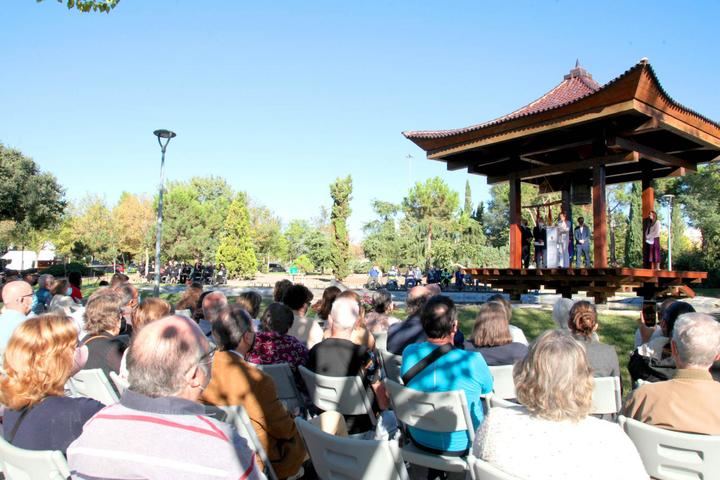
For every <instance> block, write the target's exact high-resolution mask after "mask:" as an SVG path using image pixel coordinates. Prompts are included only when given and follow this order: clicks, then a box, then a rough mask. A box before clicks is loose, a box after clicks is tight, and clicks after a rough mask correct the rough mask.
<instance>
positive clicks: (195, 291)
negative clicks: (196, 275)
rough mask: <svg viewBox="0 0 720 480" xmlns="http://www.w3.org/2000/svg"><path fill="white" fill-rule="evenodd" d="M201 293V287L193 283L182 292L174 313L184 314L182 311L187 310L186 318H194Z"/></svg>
mask: <svg viewBox="0 0 720 480" xmlns="http://www.w3.org/2000/svg"><path fill="white" fill-rule="evenodd" d="M202 293H203V286H202V284H200V283H197V282H193V283H191V284H190V285H189V286H188V287H187V288H186V289H185V291H184V292H183V294H182V296H181V297H180V300H178V302H177V303H176V304H175V311H176V312H177V313H178V314H183V315H185V313H184V312H183V311H185V310H187V311H188V312H189V315H185V316H186V317H188V318H195V311H196V310H198V309H199V308H202V307H199V305H200V295H202ZM181 312H183V313H181Z"/></svg>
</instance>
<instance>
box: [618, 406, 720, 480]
mask: <svg viewBox="0 0 720 480" xmlns="http://www.w3.org/2000/svg"><path fill="white" fill-rule="evenodd" d="M618 422H619V423H620V426H622V428H623V430H625V433H627V435H628V437H630V439H631V440H632V441H633V443H634V444H635V448H637V451H638V453H640V458H642V461H643V464H644V465H645V471H647V473H648V474H649V475H650V476H651V477H653V478H658V479H661V480H675V479H677V480H680V479H698V480H700V479H710V478H717V477H718V472H720V435H698V434H692V433H682V432H675V431H673V430H666V429H664V428H659V427H655V426H652V425H647V424H645V423H642V422H638V421H637V420H633V419H632V418H625V417H623V416H622V415H621V416H620V417H618Z"/></svg>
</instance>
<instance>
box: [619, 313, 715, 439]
mask: <svg viewBox="0 0 720 480" xmlns="http://www.w3.org/2000/svg"><path fill="white" fill-rule="evenodd" d="M670 347H671V349H672V356H673V358H674V359H675V365H676V366H677V369H678V370H677V373H676V374H675V377H674V378H673V379H672V380H667V381H664V382H657V383H648V384H645V385H643V386H641V387H640V388H638V389H637V390H635V391H634V392H633V394H632V395H631V396H630V398H629V399H628V401H627V402H626V403H625V407H624V408H623V415H625V416H627V417H631V418H634V419H635V420H639V421H641V422H645V423H648V424H651V425H655V426H657V427H661V428H667V429H669V430H677V431H680V432H690V433H700V434H705V435H720V410H718V409H717V401H718V398H720V383H718V382H715V381H714V380H713V378H712V376H711V375H710V371H709V370H710V367H711V366H712V364H713V362H715V361H716V360H718V359H720V323H718V322H717V321H716V320H715V318H714V317H712V316H711V315H707V314H704V313H686V314H683V315H681V316H680V317H679V318H678V320H677V322H675V326H674V328H673V332H672V340H671V344H670Z"/></svg>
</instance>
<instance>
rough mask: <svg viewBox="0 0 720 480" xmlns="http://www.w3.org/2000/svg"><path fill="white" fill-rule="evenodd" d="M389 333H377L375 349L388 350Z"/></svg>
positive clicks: (374, 334) (374, 335)
mask: <svg viewBox="0 0 720 480" xmlns="http://www.w3.org/2000/svg"><path fill="white" fill-rule="evenodd" d="M387 335H388V334H387V332H375V333H373V337H375V349H376V350H381V349H382V350H387Z"/></svg>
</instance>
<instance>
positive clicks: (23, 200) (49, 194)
mask: <svg viewBox="0 0 720 480" xmlns="http://www.w3.org/2000/svg"><path fill="white" fill-rule="evenodd" d="M66 206H67V202H66V201H65V192H64V190H63V188H62V187H61V186H60V184H59V183H58V182H57V180H56V179H55V176H54V175H52V174H51V173H48V172H42V171H40V168H39V167H38V166H37V164H36V163H35V162H34V161H33V160H32V159H31V158H28V157H26V156H24V155H23V154H22V153H21V152H20V151H19V150H15V149H11V148H6V147H4V146H3V145H2V144H0V220H7V221H11V222H13V224H12V228H10V234H9V237H10V238H9V239H10V240H13V241H15V243H18V244H24V242H26V241H27V238H28V236H29V235H30V234H31V232H32V231H34V230H43V229H47V228H50V227H53V226H55V225H56V224H58V223H59V222H60V220H61V219H62V215H63V212H64V211H65V207H66Z"/></svg>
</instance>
